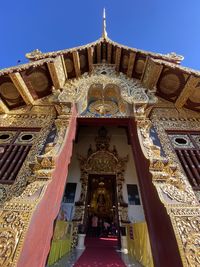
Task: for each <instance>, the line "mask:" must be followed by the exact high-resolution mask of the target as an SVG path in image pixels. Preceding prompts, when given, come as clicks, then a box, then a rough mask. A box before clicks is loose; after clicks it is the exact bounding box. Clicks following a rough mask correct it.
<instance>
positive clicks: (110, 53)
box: [107, 43, 112, 64]
mask: <svg viewBox="0 0 200 267" xmlns="http://www.w3.org/2000/svg"><path fill="white" fill-rule="evenodd" d="M111 56H112V44H110V43H108V44H107V61H108V64H110V63H111Z"/></svg>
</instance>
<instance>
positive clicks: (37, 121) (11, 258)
mask: <svg viewBox="0 0 200 267" xmlns="http://www.w3.org/2000/svg"><path fill="white" fill-rule="evenodd" d="M51 109H52V106H47V107H46V109H45V108H44V107H43V108H42V109H41V110H40V109H35V107H33V111H30V110H29V112H28V113H27V112H25V113H23V112H22V113H20V114H9V115H3V118H4V119H3V120H1V121H0V127H24V128H30V127H36V128H39V129H40V131H39V133H38V135H37V136H36V138H35V140H34V143H33V145H32V148H31V150H30V152H29V154H28V156H27V158H26V160H25V162H24V164H23V166H22V167H21V169H20V171H19V173H18V176H17V179H16V181H15V182H14V183H13V185H3V184H1V185H0V198H1V200H0V205H1V206H0V247H1V248H0V266H5V267H14V266H17V261H18V260H19V257H20V252H21V250H22V248H23V244H24V240H25V234H26V232H27V229H28V227H29V224H30V222H31V218H32V215H33V213H34V210H35V208H36V207H37V205H38V203H39V202H40V200H41V199H42V197H43V195H44V193H45V191H46V188H47V186H48V184H49V182H50V180H51V177H52V171H53V169H54V167H55V157H56V155H57V154H58V153H59V151H60V148H61V146H62V143H63V140H64V138H66V134H67V127H68V123H69V119H70V116H71V108H68V113H67V114H66V113H64V114H63V112H62V111H61V112H60V113H59V114H58V115H57V116H56V113H55V110H54V111H52V110H51ZM53 109H54V108H53ZM34 110H37V111H36V112H34ZM39 110H40V111H42V112H41V113H39V112H38V111H39ZM52 133H54V135H55V136H54V137H53V138H52Z"/></svg>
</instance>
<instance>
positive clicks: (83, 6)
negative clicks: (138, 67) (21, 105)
mask: <svg viewBox="0 0 200 267" xmlns="http://www.w3.org/2000/svg"><path fill="white" fill-rule="evenodd" d="M103 7H105V8H106V16H107V32H108V36H109V38H111V39H112V40H113V41H117V42H119V43H121V44H124V45H128V46H130V47H135V48H138V49H143V50H148V51H153V52H160V53H169V52H176V53H177V54H182V55H183V56H184V57H185V59H184V61H183V63H182V65H184V66H188V67H191V68H194V69H198V70H200V0H173V1H172V0H168V1H167V0H137V1H135V0H123V1H119V0H107V1H106V0H103V1H99V0H96V1H95V0H74V1H72V0H71V1H68V0H54V1H53V0H34V1H31V0H26V1H25V0H18V1H16V0H7V1H2V2H1V8H0V25H1V27H0V33H1V35H0V36H1V41H0V69H2V68H5V67H10V66H15V65H17V64H18V63H17V61H18V60H21V63H24V62H26V59H25V53H27V52H29V51H32V50H34V49H36V48H38V49H40V50H41V51H42V52H48V51H56V50H61V49H65V48H70V47H74V46H79V45H84V44H87V43H89V42H92V41H95V40H96V39H98V38H99V37H100V36H101V31H102V11H103Z"/></svg>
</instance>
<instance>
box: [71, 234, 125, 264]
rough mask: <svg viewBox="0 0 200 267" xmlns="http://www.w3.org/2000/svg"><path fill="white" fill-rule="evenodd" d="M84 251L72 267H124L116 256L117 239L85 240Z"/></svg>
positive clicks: (92, 238)
mask: <svg viewBox="0 0 200 267" xmlns="http://www.w3.org/2000/svg"><path fill="white" fill-rule="evenodd" d="M85 246H86V249H85V251H84V252H83V254H82V255H81V257H80V258H79V260H78V261H77V262H76V264H75V265H74V267H126V265H125V264H124V263H123V261H122V260H121V258H120V256H119V255H118V254H117V252H116V251H115V250H116V247H117V239H115V238H95V237H90V238H86V242H85Z"/></svg>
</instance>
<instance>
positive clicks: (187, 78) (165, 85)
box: [0, 38, 200, 112]
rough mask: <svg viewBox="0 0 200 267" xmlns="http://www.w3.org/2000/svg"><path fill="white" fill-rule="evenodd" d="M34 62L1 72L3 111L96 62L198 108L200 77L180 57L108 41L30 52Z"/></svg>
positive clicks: (30, 101)
mask: <svg viewBox="0 0 200 267" xmlns="http://www.w3.org/2000/svg"><path fill="white" fill-rule="evenodd" d="M27 57H28V58H29V59H30V63H27V64H24V65H19V66H16V67H12V68H8V69H4V70H2V71H0V98H1V109H2V112H6V110H8V111H9V110H13V109H16V108H19V107H22V106H25V105H28V104H32V105H34V102H35V101H37V100H38V99H41V98H43V97H45V96H48V95H50V94H51V93H52V86H54V87H55V89H58V88H60V87H62V86H63V85H64V84H65V82H66V81H67V80H70V79H75V78H79V77H80V76H81V75H82V74H83V73H85V72H91V70H92V67H93V65H95V64H104V63H106V64H113V65H114V66H115V69H116V71H118V72H122V73H124V74H126V75H127V77H129V78H135V79H138V80H140V81H141V83H143V85H144V86H145V87H147V88H150V89H153V88H154V89H156V94H157V95H158V96H159V97H161V98H164V99H166V100H168V101H171V102H174V103H175V105H176V106H177V107H178V108H181V107H186V108H189V109H193V110H196V111H198V110H199V109H200V73H199V72H197V71H193V70H191V69H188V68H184V67H182V66H180V61H181V60H182V58H181V56H177V55H175V54H173V53H172V54H168V55H161V54H156V53H151V52H146V51H141V50H137V49H132V48H129V47H124V46H122V45H119V44H117V43H115V42H113V41H111V40H110V39H108V38H100V39H99V40H98V41H97V42H95V43H91V44H88V45H86V46H82V47H78V48H74V49H69V50H63V51H57V52H51V53H42V52H40V51H38V50H36V51H33V52H32V53H29V54H27Z"/></svg>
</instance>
